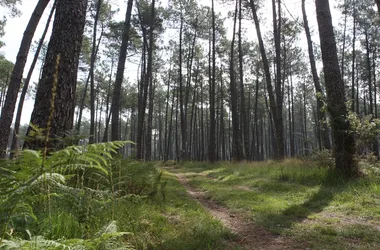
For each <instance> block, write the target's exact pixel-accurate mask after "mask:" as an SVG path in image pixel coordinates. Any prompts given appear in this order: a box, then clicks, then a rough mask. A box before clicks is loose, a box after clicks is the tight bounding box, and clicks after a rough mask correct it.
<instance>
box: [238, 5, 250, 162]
mask: <svg viewBox="0 0 380 250" xmlns="http://www.w3.org/2000/svg"><path fill="white" fill-rule="evenodd" d="M241 19H242V0H239V30H238V49H239V77H240V79H239V80H240V117H241V121H240V122H241V128H242V129H241V133H242V138H243V144H244V154H243V157H245V159H250V148H249V122H248V112H247V111H246V103H245V93H244V75H243V49H242V45H241V44H242V38H241Z"/></svg>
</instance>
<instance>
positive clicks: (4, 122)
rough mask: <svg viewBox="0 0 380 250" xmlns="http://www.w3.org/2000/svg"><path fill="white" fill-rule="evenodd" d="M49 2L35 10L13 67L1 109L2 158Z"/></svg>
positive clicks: (46, 0)
mask: <svg viewBox="0 0 380 250" xmlns="http://www.w3.org/2000/svg"><path fill="white" fill-rule="evenodd" d="M49 2H50V0H39V1H38V2H37V5H36V7H35V8H34V11H33V13H32V16H31V17H30V19H29V23H28V25H27V26H26V29H25V31H24V35H23V37H22V40H21V45H20V49H19V51H18V54H17V58H16V63H15V66H14V67H13V71H12V75H11V79H10V82H9V86H8V90H7V95H6V98H5V102H4V106H3V108H2V109H1V110H2V111H1V116H0V131H1V136H0V158H3V157H5V156H6V149H7V146H8V139H9V135H10V132H11V125H12V121H13V113H14V110H15V108H16V101H17V95H18V92H19V89H20V85H21V81H22V74H23V72H24V67H25V64H26V59H27V57H28V53H29V48H30V45H31V43H32V40H33V36H34V33H35V31H36V29H37V26H38V23H39V21H40V19H41V16H42V14H43V13H44V11H45V8H46V6H47V5H48V3H49Z"/></svg>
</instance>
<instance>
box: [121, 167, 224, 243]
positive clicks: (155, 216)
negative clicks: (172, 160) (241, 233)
mask: <svg viewBox="0 0 380 250" xmlns="http://www.w3.org/2000/svg"><path fill="white" fill-rule="evenodd" d="M163 178H164V180H165V181H167V185H166V200H165V202H164V201H162V199H161V197H156V198H155V200H150V201H149V200H146V201H141V202H138V203H133V202H128V203H127V204H119V207H118V208H117V209H116V211H118V212H117V221H118V223H119V225H120V227H121V230H122V231H128V232H132V233H133V235H134V237H133V241H134V245H135V246H136V248H137V249H165V250H166V249H167V250H170V249H173V250H175V249H184V250H186V249H189V250H191V249H219V247H223V243H222V241H223V239H224V238H227V237H230V236H231V235H230V233H229V232H228V231H227V230H226V228H225V227H224V226H223V225H222V224H221V223H220V222H219V221H217V220H215V219H214V218H212V217H211V216H210V215H209V214H208V213H207V212H206V211H205V210H204V209H203V208H202V207H201V206H200V205H199V204H198V203H197V202H196V201H194V200H193V199H191V198H189V197H188V195H187V193H186V190H185V189H184V188H183V187H182V186H181V185H180V184H179V183H178V181H177V179H176V177H175V176H173V175H171V174H169V173H164V176H163Z"/></svg>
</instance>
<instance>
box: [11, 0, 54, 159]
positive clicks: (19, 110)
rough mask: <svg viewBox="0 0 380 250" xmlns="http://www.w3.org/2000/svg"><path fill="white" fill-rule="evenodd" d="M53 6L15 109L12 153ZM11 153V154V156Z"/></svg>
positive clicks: (52, 12)
mask: <svg viewBox="0 0 380 250" xmlns="http://www.w3.org/2000/svg"><path fill="white" fill-rule="evenodd" d="M55 6H56V2H54V5H53V7H52V8H51V11H50V14H49V17H48V20H47V21H46V26H45V29H44V32H43V33H42V36H41V39H40V41H39V43H38V46H37V50H36V52H35V54H34V58H33V61H32V64H31V65H30V68H29V72H28V75H27V77H26V79H25V82H24V86H23V87H22V92H21V95H20V100H19V102H18V107H17V113H16V121H15V128H14V133H13V142H12V151H13V152H17V151H18V150H19V149H20V144H19V139H18V135H19V131H20V124H21V114H22V108H23V106H24V100H25V97H26V93H27V91H28V87H29V83H30V80H31V78H32V74H33V71H34V68H35V66H36V64H37V61H38V56H39V55H40V52H41V49H42V46H43V44H44V40H45V37H46V34H47V32H48V29H49V26H50V21H51V19H52V17H53V14H54V11H55ZM13 152H12V153H11V154H13Z"/></svg>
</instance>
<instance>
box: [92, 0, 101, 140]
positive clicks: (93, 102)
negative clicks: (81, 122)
mask: <svg viewBox="0 0 380 250" xmlns="http://www.w3.org/2000/svg"><path fill="white" fill-rule="evenodd" d="M101 6H102V0H98V1H97V4H96V14H95V17H94V26H93V31H92V32H93V35H92V51H91V65H90V143H94V142H95V134H96V130H95V79H94V71H95V61H96V34H97V30H98V21H99V13H100V8H101Z"/></svg>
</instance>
